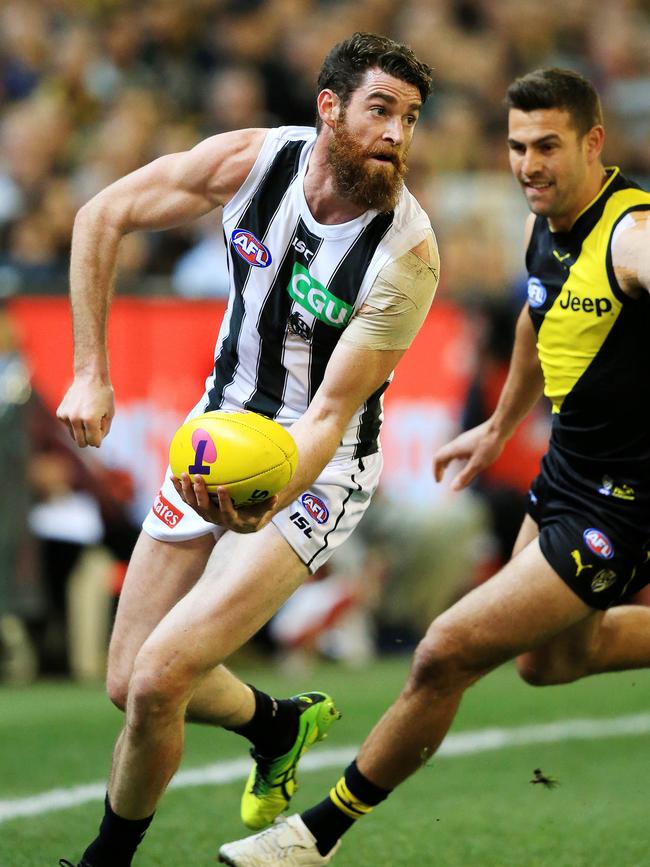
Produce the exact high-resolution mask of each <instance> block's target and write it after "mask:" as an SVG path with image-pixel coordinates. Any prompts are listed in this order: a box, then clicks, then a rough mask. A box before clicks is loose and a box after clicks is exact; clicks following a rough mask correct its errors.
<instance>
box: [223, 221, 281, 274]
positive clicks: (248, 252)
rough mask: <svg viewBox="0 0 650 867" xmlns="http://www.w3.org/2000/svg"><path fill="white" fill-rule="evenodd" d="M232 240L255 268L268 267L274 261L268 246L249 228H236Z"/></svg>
mask: <svg viewBox="0 0 650 867" xmlns="http://www.w3.org/2000/svg"><path fill="white" fill-rule="evenodd" d="M230 240H231V241H232V245H233V247H234V248H235V250H236V251H237V252H238V253H239V255H240V256H241V257H242V259H244V260H245V261H246V262H248V264H249V265H253V267H255V268H268V267H269V265H270V264H271V262H272V261H273V259H272V257H271V253H270V252H269V250H268V248H267V247H265V246H264V244H263V243H262V242H261V241H258V239H257V238H256V237H255V235H254V234H253V233H252V232H249V231H248V229H235V230H234V232H233V233H232V235H231V236H230Z"/></svg>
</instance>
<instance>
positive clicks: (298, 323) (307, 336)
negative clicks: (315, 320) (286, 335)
mask: <svg viewBox="0 0 650 867" xmlns="http://www.w3.org/2000/svg"><path fill="white" fill-rule="evenodd" d="M289 331H290V332H291V333H292V334H295V335H296V337H300V339H301V340H304V341H306V342H307V343H309V341H310V340H311V338H312V329H311V328H310V326H309V325H307V323H306V322H305V320H304V319H303V318H302V316H301V315H300V313H298V312H297V311H296V312H294V313H292V314H291V315H290V316H289Z"/></svg>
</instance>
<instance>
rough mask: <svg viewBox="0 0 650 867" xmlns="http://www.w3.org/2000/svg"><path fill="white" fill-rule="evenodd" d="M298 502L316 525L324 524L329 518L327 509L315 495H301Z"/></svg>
mask: <svg viewBox="0 0 650 867" xmlns="http://www.w3.org/2000/svg"><path fill="white" fill-rule="evenodd" d="M300 502H301V503H302V504H303V506H304V507H305V509H306V510H307V513H308V514H309V516H310V517H311V518H313V519H314V521H316V523H317V524H324V523H325V521H327V519H328V518H329V516H330V513H329V509H328V508H327V506H326V505H325V503H324V502H323V500H321V498H320V497H317V496H316V495H315V494H310V493H309V492H307V493H306V494H303V495H302V497H301V498H300Z"/></svg>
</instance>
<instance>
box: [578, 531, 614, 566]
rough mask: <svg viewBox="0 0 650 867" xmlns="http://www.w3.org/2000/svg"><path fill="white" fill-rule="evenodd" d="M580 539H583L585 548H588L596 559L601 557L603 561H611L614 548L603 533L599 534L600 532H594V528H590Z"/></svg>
mask: <svg viewBox="0 0 650 867" xmlns="http://www.w3.org/2000/svg"><path fill="white" fill-rule="evenodd" d="M582 538H583V539H584V543H585V545H586V546H587V548H589V550H590V551H592V552H593V553H594V554H595V555H596V556H597V557H601V558H602V559H603V560H611V558H612V557H613V556H614V546H613V545H612V543H611V542H610V541H609V539H608V538H607V536H606V535H605V534H604V533H601V531H600V530H596V528H595V527H590V528H589V529H588V530H585V531H584V533H583V534H582Z"/></svg>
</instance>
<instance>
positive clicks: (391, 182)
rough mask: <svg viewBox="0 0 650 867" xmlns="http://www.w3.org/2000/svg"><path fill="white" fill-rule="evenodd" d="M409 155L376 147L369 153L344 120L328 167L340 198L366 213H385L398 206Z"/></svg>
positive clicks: (331, 145) (331, 146)
mask: <svg viewBox="0 0 650 867" xmlns="http://www.w3.org/2000/svg"><path fill="white" fill-rule="evenodd" d="M378 155H381V156H383V157H385V158H386V162H385V163H384V164H383V165H378V164H373V163H369V162H368V160H369V158H370V157H373V156H378ZM405 157H406V152H403V153H399V152H398V151H397V150H395V149H389V148H387V147H386V148H384V149H380V148H379V147H376V148H375V149H374V150H371V151H366V150H364V148H363V147H362V146H361V145H360V144H359V142H358V141H357V139H356V138H355V137H354V136H353V135H352V133H351V132H350V131H349V129H348V127H347V124H346V123H345V116H342V117H341V118H340V120H339V123H338V125H337V126H336V128H335V129H334V135H333V137H332V138H331V139H330V142H329V147H328V158H329V164H330V166H331V168H332V173H333V176H334V186H335V189H336V192H337V193H338V195H340V196H341V197H342V198H344V199H347V200H348V201H350V202H353V203H354V204H355V205H358V206H359V207H362V208H364V209H366V210H376V211H380V212H382V213H386V212H387V211H392V210H393V209H394V207H395V205H396V204H397V199H398V198H399V194H400V191H401V189H402V186H403V184H404V177H405V175H406V172H407V166H406V160H405Z"/></svg>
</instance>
